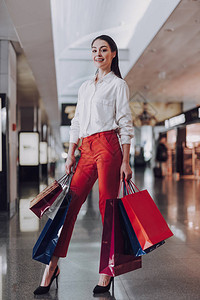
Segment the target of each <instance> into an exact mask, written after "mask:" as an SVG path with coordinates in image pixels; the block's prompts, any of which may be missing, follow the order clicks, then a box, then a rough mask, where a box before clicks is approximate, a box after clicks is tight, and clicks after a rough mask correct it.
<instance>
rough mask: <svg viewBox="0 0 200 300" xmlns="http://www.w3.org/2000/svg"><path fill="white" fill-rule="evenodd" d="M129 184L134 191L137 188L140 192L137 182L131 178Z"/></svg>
mask: <svg viewBox="0 0 200 300" xmlns="http://www.w3.org/2000/svg"><path fill="white" fill-rule="evenodd" d="M129 186H130V187H131V188H132V189H133V190H134V192H135V188H136V190H137V191H138V192H140V190H139V189H138V187H137V186H136V185H135V183H134V182H133V181H132V180H131V179H130V180H129ZM135 193H136V192H135Z"/></svg>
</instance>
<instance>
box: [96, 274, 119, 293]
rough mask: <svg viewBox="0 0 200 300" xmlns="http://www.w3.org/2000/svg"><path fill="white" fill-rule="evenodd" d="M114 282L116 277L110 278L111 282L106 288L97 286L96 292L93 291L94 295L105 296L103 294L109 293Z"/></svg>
mask: <svg viewBox="0 0 200 300" xmlns="http://www.w3.org/2000/svg"><path fill="white" fill-rule="evenodd" d="M112 282H113V284H114V277H111V278H110V282H109V284H108V285H106V286H101V285H96V286H95V288H94V290H93V293H94V294H103V293H106V292H108V291H109V289H110V285H111V283H112Z"/></svg>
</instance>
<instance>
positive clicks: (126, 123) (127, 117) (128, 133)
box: [116, 81, 134, 144]
mask: <svg viewBox="0 0 200 300" xmlns="http://www.w3.org/2000/svg"><path fill="white" fill-rule="evenodd" d="M116 123H117V125H118V126H119V136H120V140H121V144H130V143H131V139H132V138H133V135H134V134H133V125H132V116H131V110H130V107H129V88H128V85H127V84H126V82H125V81H123V82H121V84H120V85H119V86H118V91H117V97H116Z"/></svg>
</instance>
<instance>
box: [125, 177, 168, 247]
mask: <svg viewBox="0 0 200 300" xmlns="http://www.w3.org/2000/svg"><path fill="white" fill-rule="evenodd" d="M130 184H131V187H132V188H131V189H130V188H129V187H130V186H128V185H127V183H126V185H127V190H129V194H128V195H126V196H124V197H122V199H121V204H120V208H121V212H122V214H123V212H126V215H127V217H128V219H129V221H130V224H131V227H132V229H133V231H134V233H135V236H136V237H137V240H138V242H139V244H140V246H141V249H142V250H144V251H145V253H148V252H150V251H152V250H153V249H155V248H157V247H158V246H159V245H161V244H163V243H164V240H166V239H168V238H169V237H171V236H173V233H172V232H171V230H170V229H169V227H168V225H167V223H166V221H165V219H164V218H163V216H162V214H161V213H160V211H159V209H158V207H157V206H156V204H155V202H154V201H153V199H152V198H151V196H150V194H149V193H148V191H147V190H143V191H140V190H139V189H138V188H137V187H136V185H135V184H134V183H133V182H131V181H130ZM136 190H137V191H136ZM134 191H135V192H134ZM122 207H124V210H123V208H122ZM124 215H125V214H124ZM125 219H126V217H125V218H124V221H125ZM127 223H128V222H126V224H127ZM130 224H129V225H130ZM128 227H129V228H130V226H127V225H126V228H128ZM133 231H132V233H133ZM129 232H130V231H129ZM151 247H152V248H151Z"/></svg>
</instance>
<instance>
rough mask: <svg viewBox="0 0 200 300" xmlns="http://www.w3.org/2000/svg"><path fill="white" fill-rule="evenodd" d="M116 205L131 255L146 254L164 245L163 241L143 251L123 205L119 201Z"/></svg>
mask: <svg viewBox="0 0 200 300" xmlns="http://www.w3.org/2000/svg"><path fill="white" fill-rule="evenodd" d="M118 205H119V209H120V212H121V215H122V218H123V221H124V225H125V228H126V231H127V234H128V237H129V240H130V244H131V246H132V249H133V253H134V255H135V256H136V257H137V256H142V255H144V254H147V253H149V252H151V251H153V250H155V249H156V248H158V247H159V246H161V245H163V244H164V243H165V241H164V240H163V241H161V242H159V243H157V244H155V245H153V246H151V247H149V248H147V249H145V250H143V249H142V247H141V245H140V243H139V241H138V238H137V236H136V234H135V231H134V229H133V227H132V225H131V222H130V220H129V217H128V215H127V213H126V210H125V208H124V205H123V203H122V201H121V200H120V201H119V203H118Z"/></svg>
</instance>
